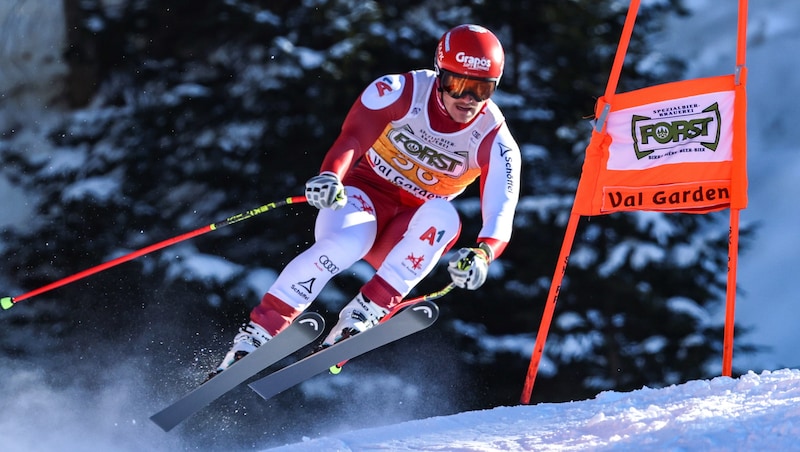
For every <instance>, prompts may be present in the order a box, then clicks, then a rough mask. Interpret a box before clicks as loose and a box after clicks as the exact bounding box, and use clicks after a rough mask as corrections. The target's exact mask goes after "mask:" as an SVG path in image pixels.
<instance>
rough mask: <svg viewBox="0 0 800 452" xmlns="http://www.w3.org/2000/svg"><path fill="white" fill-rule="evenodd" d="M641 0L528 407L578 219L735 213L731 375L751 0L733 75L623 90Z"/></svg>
mask: <svg viewBox="0 0 800 452" xmlns="http://www.w3.org/2000/svg"><path fill="white" fill-rule="evenodd" d="M640 2H641V0H631V2H630V6H629V7H628V14H627V16H626V17H625V24H624V26H623V28H622V36H621V37H620V41H619V44H618V46H617V53H616V55H615V57H614V63H613V65H612V67H611V73H610V74H609V79H608V84H607V86H606V91H605V95H604V96H602V97H600V99H598V101H597V105H596V107H595V118H596V119H595V124H594V128H593V130H592V136H591V139H590V141H589V145H588V146H587V148H586V156H585V159H584V163H583V170H582V173H581V178H580V180H579V181H578V188H577V190H576V193H575V201H574V203H573V206H572V211H571V212H570V216H569V221H568V222H567V228H566V232H565V234H564V241H563V242H562V244H561V251H560V252H559V256H558V261H557V265H556V270H555V272H554V274H553V280H552V282H551V284H550V291H549V292H548V295H547V301H546V302H545V307H544V313H543V314H542V320H541V322H540V325H539V330H538V331H537V332H536V342H535V343H534V347H533V352H532V353H531V360H530V364H529V365H528V372H527V374H526V375H525V384H524V387H523V389H522V395H521V397H520V403H523V404H527V403H529V402H530V399H531V393H532V391H533V384H534V381H535V380H536V375H537V373H538V369H539V363H540V362H541V359H542V355H543V354H544V346H545V342H546V340H547V334H548V331H549V330H550V324H551V323H552V320H553V315H554V313H555V307H556V302H557V301H558V295H559V293H560V291H561V283H562V280H563V278H564V274H565V273H566V271H567V264H568V262H569V255H570V250H571V248H572V244H573V242H574V238H575V233H576V231H577V228H578V221H579V220H580V218H581V217H582V216H596V215H605V214H610V213H614V212H625V211H637V210H640V211H658V212H667V213H685V214H703V213H709V212H714V211H718V210H722V209H726V208H727V209H729V210H730V227H729V236H728V279H727V286H726V303H725V331H724V339H723V345H722V375H724V376H731V373H732V361H733V339H734V326H735V323H734V316H735V308H736V270H737V266H738V259H739V258H738V249H739V212H740V210H741V209H744V208H746V207H747V159H746V149H747V138H746V132H747V127H746V124H747V119H746V118H747V114H746V113H747V96H746V92H745V86H746V79H747V67H746V66H745V53H746V47H747V46H746V40H747V39H746V38H747V0H739V18H738V24H737V28H738V30H737V43H736V47H737V48H736V70H735V72H734V73H733V74H731V75H724V76H717V77H709V78H698V79H692V80H683V81H677V82H672V83H667V84H662V85H655V86H650V87H646V88H642V89H639V90H635V91H629V92H626V93H619V94H617V93H616V89H617V82H618V81H619V77H620V74H621V72H622V65H623V62H624V60H625V54H626V52H627V48H628V44H629V43H630V37H631V34H632V32H633V26H634V23H635V21H636V15H637V12H638V10H639V4H640Z"/></svg>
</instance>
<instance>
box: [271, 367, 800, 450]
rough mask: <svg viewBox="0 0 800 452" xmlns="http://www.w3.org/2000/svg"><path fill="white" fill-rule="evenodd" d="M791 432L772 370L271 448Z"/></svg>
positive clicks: (645, 442)
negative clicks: (734, 377)
mask: <svg viewBox="0 0 800 452" xmlns="http://www.w3.org/2000/svg"><path fill="white" fill-rule="evenodd" d="M797 438H800V371H798V370H780V371H775V372H764V373H762V374H755V373H749V374H747V375H744V376H742V377H741V378H738V379H731V378H726V377H718V378H715V379H713V380H707V381H692V382H689V383H685V384H682V385H678V386H671V387H668V388H664V389H648V388H645V389H640V390H638V391H633V392H630V393H619V392H604V393H601V394H599V395H598V396H597V397H596V398H595V399H593V400H585V401H581V402H572V403H560V404H541V405H533V406H520V407H501V408H495V409H492V410H486V411H475V412H470V413H462V414H458V415H454V416H446V417H436V418H430V419H424V420H418V421H411V422H405V423H402V424H398V425H394V426H390V427H382V428H374V429H366V430H356V431H350V432H345V433H340V434H335V435H330V436H328V437H325V438H319V439H314V440H308V439H307V440H306V441H303V442H299V443H297V444H291V445H287V446H284V447H279V448H276V449H271V450H273V451H276V452H277V451H281V452H290V451H370V450H391V451H437V450H441V451H476V452H477V451H480V452H489V451H538V452H543V451H584V450H585V451H602V450H626V451H627V450H635V451H651V450H652V451H670V450H674V451H714V450H717V451H731V450H742V451H756V450H762V451H763V450H775V451H791V450H800V445H799V444H798V442H797Z"/></svg>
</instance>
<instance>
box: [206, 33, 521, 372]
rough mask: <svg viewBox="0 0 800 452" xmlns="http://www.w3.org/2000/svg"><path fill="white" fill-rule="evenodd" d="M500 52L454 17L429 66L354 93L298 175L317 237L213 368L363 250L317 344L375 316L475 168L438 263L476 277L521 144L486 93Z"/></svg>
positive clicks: (430, 255)
mask: <svg viewBox="0 0 800 452" xmlns="http://www.w3.org/2000/svg"><path fill="white" fill-rule="evenodd" d="M504 59H505V57H504V53H503V48H502V46H501V44H500V41H499V40H498V39H497V37H496V36H495V35H494V34H493V33H492V32H490V31H489V30H487V29H486V28H483V27H481V26H477V25H460V26H457V27H455V28H453V29H451V30H449V31H447V32H446V33H445V34H444V35H443V36H442V38H441V40H440V41H439V43H438V46H437V47H436V53H435V55H434V70H433V71H431V70H417V71H411V72H408V73H404V74H394V75H386V76H383V77H380V78H378V79H377V80H375V81H374V82H372V83H371V84H370V85H369V86H368V87H367V88H366V89H365V90H364V91H363V92H362V94H361V96H360V97H359V98H358V100H357V101H356V102H355V103H354V104H353V106H352V107H351V109H350V111H349V113H348V114H347V116H346V118H345V120H344V123H343V125H342V130H341V133H340V135H339V137H338V138H337V139H336V141H335V142H334V143H333V145H332V146H331V148H330V149H329V150H328V152H327V154H326V155H325V158H324V159H323V162H322V166H321V168H320V173H319V174H318V175H316V176H314V177H312V178H311V179H309V180H308V182H307V183H306V185H305V194H306V197H307V200H308V203H309V204H311V205H313V206H314V207H316V208H318V209H320V211H319V214H318V216H317V219H316V224H315V231H314V233H315V240H316V241H315V243H314V244H313V245H311V247H309V248H308V249H307V250H305V251H304V252H302V253H301V254H299V255H298V256H297V257H296V258H294V259H293V260H292V261H291V262H290V263H289V264H288V265H287V266H286V267H285V268H284V270H283V271H282V272H281V273H280V275H279V276H278V278H277V280H276V281H275V283H274V284H273V285H272V286H271V287H270V288H269V290H268V291H267V293H266V294H265V295H264V296H263V298H262V299H261V303H260V304H259V305H258V306H256V307H255V308H254V309H253V310H252V311H251V313H250V322H249V323H247V324H245V325H244V326H243V327H242V328H241V329H240V330H239V333H238V334H237V335H236V336H235V337H234V339H233V346H232V347H231V349H230V351H229V352H228V353H227V354H226V355H225V358H224V359H223V360H222V362H221V363H220V364H219V366H218V369H217V371H216V372H213V373H212V376H213V375H215V374H216V373H219V372H222V371H223V370H225V369H226V368H228V367H229V366H230V365H231V364H233V363H234V362H235V361H237V360H238V359H240V358H241V357H243V356H244V355H246V354H247V353H249V352H252V351H253V350H255V348H256V347H258V346H260V345H261V344H263V343H264V342H265V341H268V340H269V339H270V338H272V337H273V336H274V335H276V334H278V333H279V332H280V331H282V330H283V329H284V328H285V327H287V326H288V325H289V324H290V323H291V322H292V320H293V319H294V318H295V317H296V316H298V315H299V314H300V313H301V312H303V311H304V310H305V309H306V308H308V306H309V305H310V304H311V303H312V302H313V301H314V299H315V298H316V297H317V296H318V295H319V293H320V291H321V290H322V288H323V286H325V284H326V283H327V282H328V281H330V280H331V279H332V278H333V277H334V276H336V275H337V274H339V273H340V272H342V271H344V270H346V269H347V268H348V267H350V266H351V265H353V264H354V263H355V262H357V261H359V260H361V259H363V260H365V261H366V262H368V263H369V264H371V265H372V267H373V268H375V269H376V273H375V274H374V276H373V277H372V278H371V279H370V280H369V281H367V282H366V284H364V285H363V286H362V287H361V289H360V291H359V293H358V294H357V295H356V296H355V298H353V300H352V301H350V302H349V303H348V304H347V305H346V306H345V307H344V308H343V309H342V310H341V312H340V314H339V320H338V323H337V324H336V325H335V326H334V327H333V329H332V330H331V332H330V334H328V336H327V337H326V338H325V339H324V340H323V346H329V345H332V344H334V343H336V342H337V341H339V340H342V339H343V338H347V337H349V336H352V335H354V334H358V333H360V332H363V331H364V330H366V329H367V328H370V327H371V326H374V325H376V324H377V323H378V321H379V320H380V319H381V318H382V317H383V316H384V315H386V314H387V313H388V312H389V311H390V310H391V309H392V307H393V306H395V305H397V304H398V303H400V302H401V300H402V299H403V298H404V297H405V296H406V295H408V294H409V292H410V291H411V290H412V289H413V288H414V287H415V286H416V285H417V284H418V283H419V282H420V281H421V280H422V279H423V278H424V277H425V276H426V275H428V274H429V273H430V272H431V271H432V270H433V268H434V267H435V265H436V263H437V262H438V260H439V259H440V258H441V256H442V255H443V254H444V253H446V252H447V251H448V250H449V249H450V248H451V247H452V246H453V245H454V243H455V241H456V239H457V238H458V235H459V233H460V231H461V222H460V219H459V216H458V213H457V211H456V209H455V208H454V207H453V205H452V204H451V202H450V201H451V200H452V199H453V198H455V197H456V196H458V195H459V194H460V193H461V192H463V191H464V189H465V188H466V187H467V186H468V185H470V184H471V183H472V182H474V181H475V180H476V179H478V178H480V179H479V180H480V195H481V204H480V205H481V211H482V217H483V224H482V229H481V230H480V233H479V234H478V237H477V241H476V243H475V245H474V246H473V247H467V248H461V249H460V250H458V252H457V253H455V255H454V257H453V258H452V259H451V260H450V261H449V264H448V271H449V273H450V275H451V278H452V281H453V283H454V284H455V285H456V286H457V287H460V288H465V289H469V290H475V289H477V288H479V287H480V286H481V285H482V284H483V283H484V281H485V280H486V277H487V274H488V267H489V264H490V263H491V262H492V261H493V260H494V259H496V258H497V257H498V256H500V254H501V253H502V252H503V250H504V249H505V247H506V244H507V243H508V241H509V239H510V237H511V229H512V221H513V216H514V210H515V208H516V204H517V200H518V197H519V178H520V166H521V157H520V152H519V147H518V145H517V143H516V142H515V141H514V138H513V137H512V136H511V133H510V132H509V130H508V126H507V125H506V123H505V119H504V117H503V115H502V113H501V112H500V109H499V108H498V106H497V105H496V104H495V103H494V102H493V101H492V100H491V99H490V98H491V96H492V94H493V93H494V91H495V89H496V87H497V84H498V83H499V82H500V77H501V75H502V73H503V63H504Z"/></svg>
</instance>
